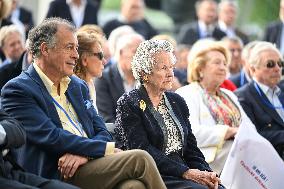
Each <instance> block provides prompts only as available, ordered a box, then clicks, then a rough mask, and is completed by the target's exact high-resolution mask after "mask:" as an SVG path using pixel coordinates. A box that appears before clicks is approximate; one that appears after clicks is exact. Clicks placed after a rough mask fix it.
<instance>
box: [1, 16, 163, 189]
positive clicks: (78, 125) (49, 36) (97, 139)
mask: <svg viewBox="0 0 284 189" xmlns="http://www.w3.org/2000/svg"><path fill="white" fill-rule="evenodd" d="M28 40H29V50H30V51H31V53H32V55H33V64H32V65H31V66H30V67H29V69H28V71H26V72H23V73H22V74H21V75H20V76H18V77H16V78H14V79H12V80H10V81H9V82H8V83H7V84H6V85H5V86H4V88H3V89H2V91H1V97H2V106H3V108H4V109H5V110H6V111H7V112H8V113H9V114H11V115H12V116H14V117H15V118H16V119H17V120H19V121H21V123H22V124H23V126H24V128H25V130H26V132H27V143H26V144H25V145H24V146H23V147H22V148H21V149H20V150H18V151H17V158H18V162H19V163H20V165H21V166H23V167H24V168H25V169H27V170H28V171H30V172H32V173H35V174H38V175H40V176H43V177H46V178H55V179H60V178H63V179H64V180H66V181H67V182H70V183H72V184H74V185H77V186H79V187H81V188H93V187H96V188H98V189H102V188H104V189H107V188H115V187H118V188H139V189H140V188H141V189H142V188H143V189H144V188H145V187H147V188H151V189H154V188H165V186H164V184H163V181H162V179H161V177H160V175H159V172H158V170H157V167H156V166H155V164H154V161H153V159H152V158H151V157H150V155H149V154H147V153H146V152H144V151H138V150H134V151H125V152H123V151H121V150H119V149H117V148H115V143H114V142H113V141H112V136H111V135H110V133H109V132H108V131H107V129H106V127H105V124H104V122H103V120H102V119H101V117H100V116H99V115H98V114H97V112H96V110H95V108H94V107H93V105H92V102H91V100H90V96H89V90H88V87H87V85H86V83H85V82H84V81H82V80H81V79H79V78H77V77H76V76H74V75H73V70H74V67H75V65H76V60H77V59H78V56H79V55H78V52H77V47H78V41H77V38H76V36H75V27H74V26H73V25H72V24H71V23H70V22H68V21H67V20H64V19H60V18H51V19H46V20H44V21H43V22H42V23H41V24H39V25H38V26H37V27H35V28H34V29H32V30H31V31H30V33H29V39H28ZM31 162H32V164H31ZM134 169H135V171H134ZM138 178H139V180H138ZM125 184H127V186H128V187H126V186H125ZM119 186H120V187H119Z"/></svg>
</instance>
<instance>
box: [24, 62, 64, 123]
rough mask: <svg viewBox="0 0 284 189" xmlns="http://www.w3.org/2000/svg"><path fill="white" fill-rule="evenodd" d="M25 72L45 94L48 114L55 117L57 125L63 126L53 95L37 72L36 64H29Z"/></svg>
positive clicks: (43, 94) (54, 120)
mask: <svg viewBox="0 0 284 189" xmlns="http://www.w3.org/2000/svg"><path fill="white" fill-rule="evenodd" d="M24 73H25V74H26V75H28V76H29V77H30V78H31V79H32V80H33V81H34V82H35V83H36V84H37V85H38V86H39V90H40V92H41V94H42V96H43V99H44V102H45V103H46V104H45V107H46V109H47V110H48V111H47V114H48V116H49V117H50V118H52V119H53V122H54V124H55V125H57V126H58V127H61V128H62V124H61V121H60V118H59V115H58V113H57V110H56V107H55V105H54V103H53V100H52V97H51V95H50V94H49V92H48V91H47V89H46V87H45V85H44V83H43V82H42V80H41V78H40V77H39V75H38V73H37V72H36V70H35V68H34V66H33V65H31V66H29V68H28V70H27V71H24Z"/></svg>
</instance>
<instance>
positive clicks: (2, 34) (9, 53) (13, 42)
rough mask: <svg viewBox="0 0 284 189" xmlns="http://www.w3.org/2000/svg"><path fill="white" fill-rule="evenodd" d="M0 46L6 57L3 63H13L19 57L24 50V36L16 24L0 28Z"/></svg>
mask: <svg viewBox="0 0 284 189" xmlns="http://www.w3.org/2000/svg"><path fill="white" fill-rule="evenodd" d="M0 48H1V49H2V51H3V53H4V55H5V58H6V59H5V60H4V61H3V64H4V63H6V64H8V63H15V62H17V61H18V60H19V59H20V57H21V55H22V54H23V52H24V50H25V48H24V38H23V35H22V33H21V32H20V30H19V29H18V28H17V26H16V25H9V26H4V27H2V28H1V29H0Z"/></svg>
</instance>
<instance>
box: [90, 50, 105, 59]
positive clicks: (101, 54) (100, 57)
mask: <svg viewBox="0 0 284 189" xmlns="http://www.w3.org/2000/svg"><path fill="white" fill-rule="evenodd" d="M90 54H91V55H93V56H96V57H98V58H99V60H102V59H103V58H104V53H103V52H97V53H94V52H92V53H90Z"/></svg>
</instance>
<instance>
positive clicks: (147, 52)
mask: <svg viewBox="0 0 284 189" xmlns="http://www.w3.org/2000/svg"><path fill="white" fill-rule="evenodd" d="M162 51H166V52H169V53H172V61H173V62H176V59H175V56H174V54H173V51H174V47H173V45H172V44H171V43H170V42H168V41H166V40H156V39H151V40H147V41H144V42H142V43H141V44H140V45H139V47H138V48H137V50H136V53H135V55H134V56H133V59H132V62H131V68H132V72H133V76H134V78H135V79H136V80H137V81H138V82H141V81H142V72H144V73H145V74H148V75H150V74H151V73H152V70H153V67H154V65H155V64H156V63H157V62H156V61H155V59H154V55H156V54H157V53H160V52H162Z"/></svg>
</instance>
